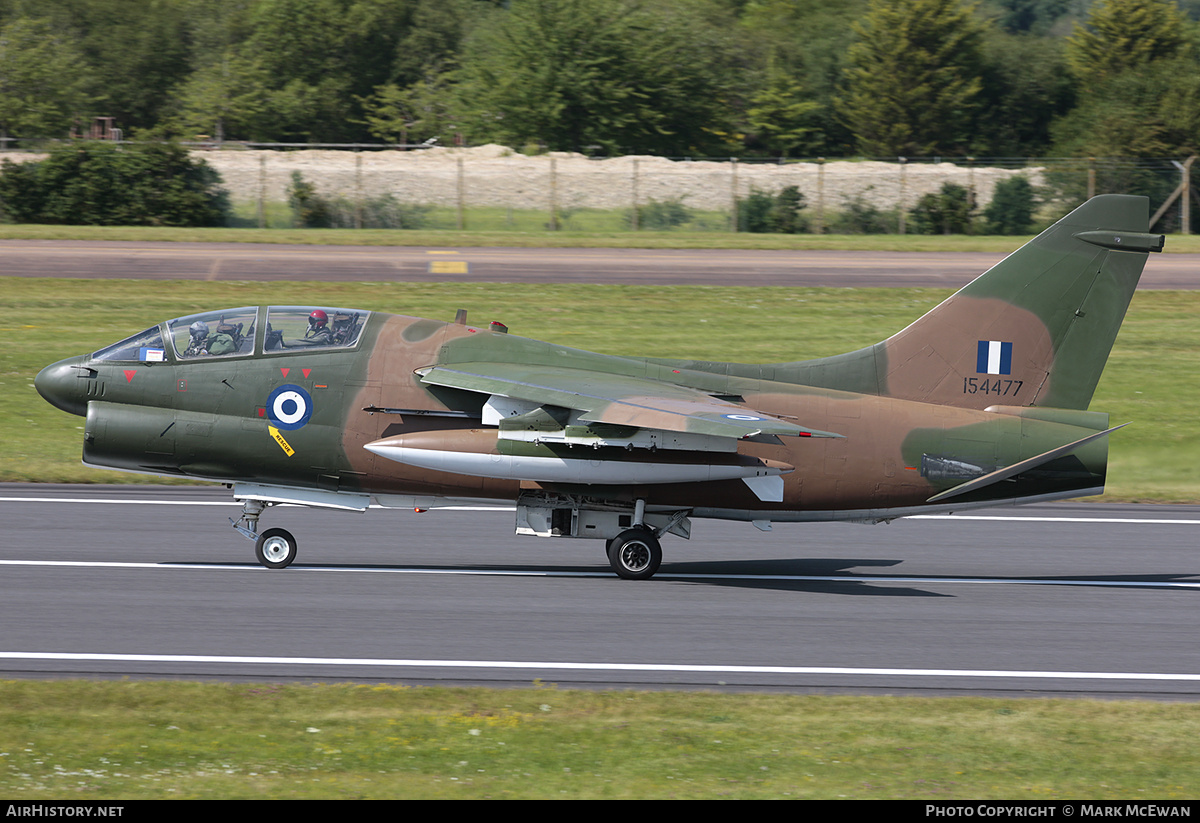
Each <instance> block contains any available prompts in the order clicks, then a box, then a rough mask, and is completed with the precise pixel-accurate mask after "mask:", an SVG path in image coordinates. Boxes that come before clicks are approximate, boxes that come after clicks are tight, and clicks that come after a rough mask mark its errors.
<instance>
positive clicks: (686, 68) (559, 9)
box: [456, 0, 729, 155]
mask: <svg viewBox="0 0 1200 823" xmlns="http://www.w3.org/2000/svg"><path fill="white" fill-rule="evenodd" d="M667 11H668V10H667V9H664V8H657V7H654V8H644V7H641V6H639V5H636V4H635V3H633V2H630V0H514V2H513V3H512V6H511V8H510V9H509V10H507V11H503V12H499V13H498V15H497V17H498V21H497V25H495V26H488V27H486V28H485V27H480V28H478V29H476V31H475V34H474V35H473V36H472V38H471V40H470V45H469V47H468V48H467V49H466V50H465V51H464V53H463V57H462V60H463V65H462V69H461V71H460V73H459V76H460V78H461V82H460V83H459V84H458V87H457V94H456V97H457V101H458V105H459V107H460V110H461V112H462V113H463V115H464V119H465V121H466V123H465V125H466V126H467V128H468V130H469V134H470V136H471V138H472V139H473V140H476V141H479V140H494V141H497V142H501V143H505V144H507V145H514V146H516V145H523V144H527V143H530V142H542V143H544V144H545V145H547V146H548V147H550V148H551V149H556V150H573V151H585V150H588V149H589V147H592V146H597V147H600V148H601V149H602V150H604V151H607V152H617V151H622V150H632V151H642V152H652V153H657V154H674V155H683V154H696V153H704V152H708V151H713V150H719V148H718V147H721V146H722V145H723V144H726V140H725V139H724V138H722V135H721V133H722V132H726V130H727V126H726V125H725V124H726V122H727V121H728V120H729V112H728V107H727V104H726V102H725V100H724V83H725V80H724V78H725V76H726V75H727V72H726V71H725V68H726V67H727V66H726V61H727V55H726V54H725V51H724V45H723V43H722V42H721V40H720V37H719V36H718V33H717V32H715V31H713V30H711V29H707V28H705V27H703V26H702V25H701V24H700V21H698V20H697V19H695V18H694V17H689V16H688V15H687V14H686V9H685V8H684V7H678V8H673V9H671V10H670V11H672V12H673V13H671V14H668V13H667Z"/></svg>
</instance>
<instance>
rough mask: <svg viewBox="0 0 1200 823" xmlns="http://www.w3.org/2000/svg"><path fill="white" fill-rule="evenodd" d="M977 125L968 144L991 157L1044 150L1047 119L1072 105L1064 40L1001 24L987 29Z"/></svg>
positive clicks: (1048, 136)
mask: <svg viewBox="0 0 1200 823" xmlns="http://www.w3.org/2000/svg"><path fill="white" fill-rule="evenodd" d="M983 54H984V67H983V90H982V92H981V93H980V97H979V100H980V104H981V109H982V112H983V114H982V116H981V118H980V123H981V126H980V127H979V128H978V129H977V130H976V135H975V139H974V140H973V141H972V150H973V151H974V153H975V154H976V155H981V156H991V157H1014V156H1018V157H1030V156H1038V155H1044V154H1045V153H1046V152H1047V151H1048V149H1049V147H1050V145H1051V142H1052V139H1051V124H1052V123H1053V122H1054V121H1055V120H1056V119H1057V118H1059V117H1061V116H1063V115H1064V114H1066V113H1067V112H1069V111H1070V110H1071V108H1072V106H1074V105H1075V100H1076V97H1075V84H1074V81H1073V79H1072V77H1071V74H1070V72H1069V71H1067V68H1066V59H1065V57H1064V56H1063V46H1062V41H1061V40H1059V39H1057V38H1050V37H1035V36H1033V35H1029V34H1008V33H1007V32H1003V31H1000V30H995V29H993V30H990V31H988V32H986V33H985V36H984V42H983Z"/></svg>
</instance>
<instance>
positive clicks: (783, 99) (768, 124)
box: [746, 70, 820, 157]
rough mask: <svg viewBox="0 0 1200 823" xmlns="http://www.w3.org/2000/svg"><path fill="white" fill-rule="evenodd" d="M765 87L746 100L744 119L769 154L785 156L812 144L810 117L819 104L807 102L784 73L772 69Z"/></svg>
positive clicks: (802, 90) (796, 86) (812, 135)
mask: <svg viewBox="0 0 1200 823" xmlns="http://www.w3.org/2000/svg"><path fill="white" fill-rule="evenodd" d="M770 75H771V76H770V78H769V79H768V81H767V85H766V87H765V88H763V89H761V90H760V91H759V92H758V93H756V94H755V95H754V96H753V97H752V98H751V99H750V108H749V109H747V110H746V120H747V122H748V123H749V125H750V128H751V129H752V130H753V131H754V132H755V133H756V134H757V137H758V139H759V141H761V142H762V144H763V145H764V146H766V147H767V149H768V150H769V151H771V152H772V153H773V154H776V155H778V156H780V157H787V156H788V154H789V153H790V152H792V151H793V150H795V149H799V150H800V151H803V150H804V149H805V148H808V147H811V146H812V145H813V144H814V142H815V137H816V132H817V127H816V125H815V123H814V115H815V112H816V110H817V109H818V108H820V105H819V104H818V103H817V102H815V101H813V100H810V99H808V97H807V95H806V94H805V92H804V87H803V86H801V85H800V83H799V82H798V81H796V80H795V79H794V78H793V77H791V76H789V75H788V74H786V73H785V72H782V71H775V70H772V71H771V72H770Z"/></svg>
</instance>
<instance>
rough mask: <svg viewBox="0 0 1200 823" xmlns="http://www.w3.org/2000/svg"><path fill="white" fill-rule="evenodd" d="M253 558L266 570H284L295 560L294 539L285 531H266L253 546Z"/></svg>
mask: <svg viewBox="0 0 1200 823" xmlns="http://www.w3.org/2000/svg"><path fill="white" fill-rule="evenodd" d="M254 556H255V557H256V558H258V562H259V563H262V564H263V565H264V566H266V567H267V568H268V569H284V568H287V567H288V566H290V565H291V564H292V561H293V560H295V559H296V538H295V537H293V536H292V533H291V532H290V531H288V530H287V529H267V530H266V531H265V532H263V533H262V534H260V535H259V536H258V540H257V541H256V542H255V544H254Z"/></svg>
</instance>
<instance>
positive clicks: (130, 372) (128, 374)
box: [125, 369, 137, 383]
mask: <svg viewBox="0 0 1200 823" xmlns="http://www.w3.org/2000/svg"><path fill="white" fill-rule="evenodd" d="M135 374H137V369H126V370H125V382H126V383H132V382H133V376H134V375H135Z"/></svg>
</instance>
